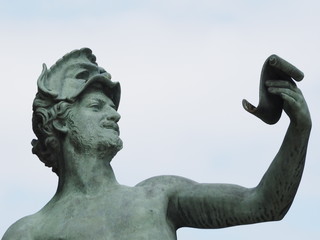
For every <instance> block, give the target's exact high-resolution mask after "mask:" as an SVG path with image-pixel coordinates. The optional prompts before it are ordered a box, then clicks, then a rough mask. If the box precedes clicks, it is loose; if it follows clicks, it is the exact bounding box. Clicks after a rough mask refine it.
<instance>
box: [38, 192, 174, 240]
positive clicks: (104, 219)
mask: <svg viewBox="0 0 320 240" xmlns="http://www.w3.org/2000/svg"><path fill="white" fill-rule="evenodd" d="M166 208H167V203H166V199H165V198H162V197H161V196H160V197H159V196H156V195H154V196H153V195H151V196H150V195H149V196H148V195H145V194H143V193H140V194H137V193H130V192H128V193H127V194H118V193H114V194H113V195H112V197H103V198H99V199H95V198H93V199H85V200H83V199H78V200H74V201H71V202H64V203H63V204H61V205H57V206H56V207H55V208H53V209H52V210H51V211H50V212H47V213H43V220H42V222H41V223H40V224H39V228H38V231H37V232H38V233H39V236H41V238H39V239H42V240H58V239H59V240H64V239H68V240H69V239H70V240H72V239H77V240H81V239H96V240H102V239H107V240H122V239H133V240H134V239H139V240H144V239H153V240H157V239H159V240H160V239H161V240H173V239H176V234H175V230H174V229H173V228H172V227H171V225H170V223H169V222H168V221H167V218H166Z"/></svg>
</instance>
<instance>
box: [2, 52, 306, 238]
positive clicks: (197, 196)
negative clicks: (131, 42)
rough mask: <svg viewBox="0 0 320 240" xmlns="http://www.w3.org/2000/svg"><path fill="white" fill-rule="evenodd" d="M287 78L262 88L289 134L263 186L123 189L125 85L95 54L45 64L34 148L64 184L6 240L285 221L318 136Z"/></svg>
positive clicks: (159, 183)
mask: <svg viewBox="0 0 320 240" xmlns="http://www.w3.org/2000/svg"><path fill="white" fill-rule="evenodd" d="M290 66H291V65H290ZM269 67H270V66H268V68H269ZM282 70H283V69H282ZM282 70H281V71H282ZM271 71H273V69H272V66H271ZM277 71H278V70H277ZM284 73H286V74H284V75H282V76H284V78H283V79H282V78H281V77H279V75H277V76H276V79H263V81H262V83H261V84H262V85H263V86H262V88H261V86H260V91H261V89H263V91H266V92H267V94H268V96H269V95H270V96H271V97H276V99H278V100H277V101H275V102H272V101H271V102H269V101H268V99H261V101H262V102H264V104H265V105H266V106H268V107H270V108H271V109H276V111H280V114H281V112H282V110H284V111H285V112H286V114H287V115H288V116H289V118H290V125H289V127H288V130H287V133H286V135H285V137H284V140H283V143H282V145H281V147H280V149H279V152H278V153H277V155H276V156H275V158H274V159H273V161H272V163H271V165H270V167H269V168H268V169H267V171H266V173H265V174H264V176H263V177H262V179H261V181H260V183H259V184H258V185H257V186H256V187H254V188H245V187H241V186H238V185H233V184H214V183H213V184H201V183H197V182H194V181H192V180H189V179H186V178H183V177H178V176H158V177H154V178H150V179H147V180H145V181H143V182H141V183H139V184H137V185H136V186H134V187H128V186H124V185H121V184H120V183H118V182H117V180H116V178H115V175H114V172H113V170H112V167H111V165H110V163H111V160H112V159H113V157H114V156H115V155H116V154H117V152H118V151H119V150H120V149H121V148H122V140H121V139H120V137H119V127H118V121H119V120H120V115H119V113H118V112H117V109H118V105H119V101H120V85H119V83H115V82H112V81H111V75H110V74H109V73H107V72H106V71H105V70H104V69H103V68H101V67H99V66H98V64H97V63H96V58H95V56H94V55H93V54H92V52H91V50H90V49H87V48H84V49H80V50H75V51H73V52H71V53H68V54H66V55H65V56H64V57H63V58H62V59H60V60H59V61H58V62H57V63H56V64H55V65H53V66H52V67H51V68H50V69H47V68H46V66H45V65H44V68H43V72H42V74H41V76H40V77H39V79H38V93H37V95H36V98H35V100H34V103H33V130H34V132H35V134H36V136H37V139H36V140H33V142H32V145H33V153H34V154H37V156H38V157H39V159H40V160H41V161H42V162H44V163H45V165H46V166H48V167H51V168H52V170H53V171H54V172H55V173H56V174H57V175H58V177H59V183H58V189H57V192H56V194H55V195H54V196H53V198H52V199H51V200H50V201H49V202H48V203H47V204H46V205H45V206H44V207H43V208H42V209H41V210H40V211H39V212H37V213H35V214H33V215H30V216H26V217H24V218H22V219H20V220H19V221H17V222H16V223H14V224H13V225H12V226H11V227H10V228H9V229H8V230H7V232H6V233H5V235H4V237H3V240H19V239H24V240H29V239H30V240H31V239H41V240H52V239H59V240H62V239H70V240H79V239H96V240H102V239H108V240H125V239H133V240H135V239H136V240H138V239H139V240H142V239H149V240H151V239H152V240H174V239H176V238H177V237H176V230H177V229H179V228H181V227H195V228H212V229H214V228H223V227H230V226H235V225H242V224H252V223H258V222H266V221H276V220H281V219H282V218H283V217H284V216H285V214H286V213H287V211H288V210H289V208H290V206H291V203H292V201H293V199H294V196H295V194H296V191H297V189H298V186H299V183H300V180H301V176H302V172H303V168H304V163H305V157H306V151H307V144H308V139H309V134H310V130H311V119H310V114H309V111H308V107H307V104H306V102H305V100H304V97H303V95H302V93H301V91H300V90H299V88H298V87H297V86H296V84H295V83H294V82H293V81H291V80H290V79H289V80H290V81H288V77H294V76H292V74H291V73H290V71H289V73H288V71H287V70H284ZM295 73H296V72H295ZM298 74H299V72H298ZM280 76H281V75H280ZM299 77H301V75H299V76H298V78H299ZM263 94H265V93H263ZM279 102H280V105H277V106H272V104H274V103H275V104H278V103H279ZM270 104H271V106H270ZM258 108H259V107H258ZM279 109H280V110H279ZM247 110H248V109H247ZM249 110H250V109H249ZM277 114H279V113H275V115H276V117H275V118H274V119H275V120H272V121H271V122H272V123H274V122H276V121H277V120H278V119H277V118H278V117H280V116H278V115H277ZM271 115H272V112H271ZM258 117H260V116H258ZM262 120H264V119H262ZM230 148H232V146H230Z"/></svg>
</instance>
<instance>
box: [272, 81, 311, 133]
mask: <svg viewBox="0 0 320 240" xmlns="http://www.w3.org/2000/svg"><path fill="white" fill-rule="evenodd" d="M266 86H267V87H268V91H269V92H270V93H272V94H276V95H278V96H280V97H281V98H282V99H283V101H284V104H283V110H284V111H285V112H286V114H287V115H288V116H289V118H290V120H291V123H293V124H294V125H295V126H296V127H298V128H299V129H301V130H303V129H310V128H311V118H310V113H309V109H308V105H307V103H306V101H305V99H304V97H303V94H302V92H301V90H300V89H299V88H298V87H297V85H296V84H295V83H294V82H289V81H284V80H269V81H266Z"/></svg>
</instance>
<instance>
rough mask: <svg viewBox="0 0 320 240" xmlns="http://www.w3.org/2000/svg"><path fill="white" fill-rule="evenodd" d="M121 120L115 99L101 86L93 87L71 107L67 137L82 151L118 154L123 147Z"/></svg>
mask: <svg viewBox="0 0 320 240" xmlns="http://www.w3.org/2000/svg"><path fill="white" fill-rule="evenodd" d="M119 120H120V115H119V113H118V112H117V111H116V110H115V105H114V103H113V102H112V100H111V99H110V98H109V97H108V96H107V95H106V94H105V93H104V92H103V91H102V90H101V89H98V88H95V87H91V88H88V89H87V90H86V91H85V92H84V93H83V94H82V95H81V97H80V98H79V101H77V102H76V103H75V105H74V106H73V108H72V114H71V119H70V121H68V128H69V131H68V133H67V137H69V138H70V142H71V143H72V144H73V145H74V147H75V149H76V150H77V151H79V152H86V151H88V150H89V151H90V152H92V151H97V153H101V152H105V153H110V154H112V153H114V154H116V153H117V152H118V151H119V150H120V149H121V148H122V141H121V139H120V138H119V127H118V124H117V122H118V121H119Z"/></svg>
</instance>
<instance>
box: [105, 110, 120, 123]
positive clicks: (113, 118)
mask: <svg viewBox="0 0 320 240" xmlns="http://www.w3.org/2000/svg"><path fill="white" fill-rule="evenodd" d="M106 118H107V120H109V121H110V120H111V121H114V122H118V121H119V120H120V118H121V116H120V114H119V113H118V112H117V111H116V110H115V109H114V108H111V107H110V110H109V111H108V114H107V117H106Z"/></svg>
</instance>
